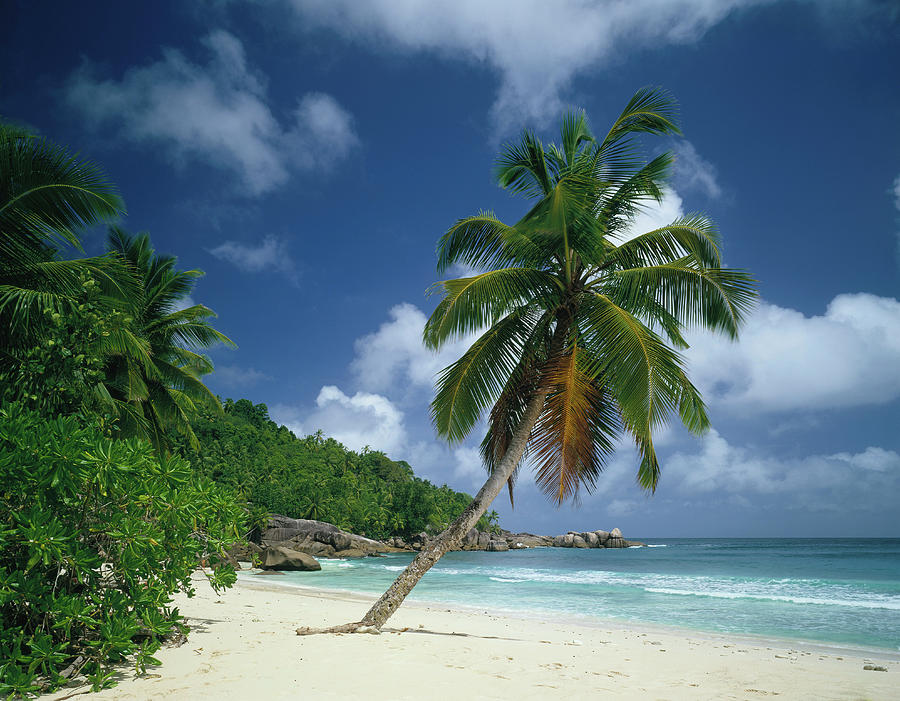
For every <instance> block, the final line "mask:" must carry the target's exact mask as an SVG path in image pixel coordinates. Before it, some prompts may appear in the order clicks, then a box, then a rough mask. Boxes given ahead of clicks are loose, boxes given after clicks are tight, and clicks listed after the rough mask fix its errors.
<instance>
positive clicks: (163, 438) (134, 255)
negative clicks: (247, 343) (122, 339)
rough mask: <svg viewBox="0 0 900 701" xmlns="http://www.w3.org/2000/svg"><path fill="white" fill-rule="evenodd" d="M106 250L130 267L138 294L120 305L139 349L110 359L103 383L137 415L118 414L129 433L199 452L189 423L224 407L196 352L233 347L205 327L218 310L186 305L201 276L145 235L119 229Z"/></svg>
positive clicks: (206, 361)
mask: <svg viewBox="0 0 900 701" xmlns="http://www.w3.org/2000/svg"><path fill="white" fill-rule="evenodd" d="M108 248H109V250H110V252H111V253H112V254H114V255H116V256H118V257H120V258H121V259H122V260H124V261H125V263H126V264H127V265H128V266H129V269H130V270H131V271H132V275H133V276H134V278H135V281H136V283H137V287H138V292H137V293H136V294H127V295H124V296H123V297H122V298H121V299H120V300H119V304H120V306H121V308H122V309H124V310H126V311H127V313H128V314H129V315H130V316H131V318H132V319H133V327H134V336H135V338H136V339H138V340H139V341H140V342H141V344H142V345H141V346H140V347H138V348H135V347H132V348H130V349H128V351H127V352H121V353H111V354H109V355H108V356H107V367H106V376H107V380H106V385H107V387H108V389H109V393H110V396H112V397H113V398H115V399H116V400H118V401H119V402H122V403H125V404H127V405H129V406H130V407H132V408H133V409H134V410H135V411H134V412H133V413H132V414H131V415H129V414H126V413H123V414H122V415H121V416H120V428H121V429H122V430H123V432H125V433H126V434H136V435H140V436H143V437H147V438H149V439H150V441H151V442H152V443H153V445H154V446H155V447H156V448H157V450H165V449H167V448H169V447H170V446H171V436H170V434H171V433H177V434H180V435H182V436H183V437H185V438H186V439H187V440H188V442H189V443H191V444H192V445H194V446H195V447H196V445H197V438H196V436H195V435H194V432H193V430H192V429H191V419H192V418H194V417H195V416H196V415H197V413H198V412H199V411H200V410H203V409H205V410H208V411H212V412H214V413H217V414H221V412H222V406H221V404H220V402H219V400H218V399H217V398H216V396H215V395H214V394H213V393H212V392H210V390H209V389H208V388H207V387H206V385H204V384H203V381H202V380H201V378H202V377H203V375H206V374H208V373H210V372H212V370H213V366H212V362H211V361H210V359H209V358H208V357H206V356H205V355H202V354H200V353H198V352H196V351H197V350H198V349H203V348H208V347H210V346H212V345H215V344H217V343H223V344H225V345H227V346H232V347H234V342H233V341H232V340H231V339H229V338H228V337H227V336H225V334H223V333H221V332H220V331H217V330H216V329H214V328H213V327H212V325H211V324H210V321H209V320H210V319H211V318H214V317H215V316H216V315H215V313H214V312H213V311H212V310H211V309H209V308H207V307H205V306H203V305H202V304H194V305H191V306H187V307H185V306H184V303H185V301H186V300H187V299H188V297H189V295H190V292H191V290H192V289H193V286H194V284H195V282H196V280H197V278H199V277H200V276H202V275H203V273H202V272H201V271H199V270H178V269H177V268H176V267H175V266H176V263H177V260H176V258H175V257H174V256H166V255H160V254H157V253H156V252H155V251H154V249H153V247H152V245H151V243H150V237H149V235H148V234H139V235H137V236H132V235H130V234H128V233H126V232H125V231H123V230H122V229H120V228H118V227H112V228H111V229H110V233H109V241H108Z"/></svg>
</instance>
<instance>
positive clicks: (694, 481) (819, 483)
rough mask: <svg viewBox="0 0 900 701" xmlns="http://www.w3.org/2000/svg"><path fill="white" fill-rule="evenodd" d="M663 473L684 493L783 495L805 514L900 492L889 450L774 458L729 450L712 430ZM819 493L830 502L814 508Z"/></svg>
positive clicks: (898, 471)
mask: <svg viewBox="0 0 900 701" xmlns="http://www.w3.org/2000/svg"><path fill="white" fill-rule="evenodd" d="M665 470H666V481H667V483H669V481H670V480H672V481H673V483H674V484H675V488H676V489H678V490H680V491H682V492H686V493H690V494H695V495H696V494H702V493H708V492H725V493H735V494H743V495H745V496H751V497H752V496H753V495H772V494H783V495H788V496H790V497H791V500H792V502H793V503H794V504H795V505H797V506H800V507H804V508H809V509H819V508H827V509H835V508H838V506H839V505H840V504H841V500H842V499H843V500H849V499H851V498H855V497H860V501H862V497H863V496H864V495H870V496H871V495H876V494H885V495H890V494H896V490H897V488H898V487H900V455H898V454H897V453H896V452H895V451H893V450H885V449H884V448H880V447H876V446H869V447H867V448H866V449H864V450H863V451H861V452H858V453H849V452H841V453H834V454H830V455H811V456H806V457H799V458H787V459H778V458H775V457H771V456H767V455H765V453H764V452H762V451H759V450H758V449H751V448H747V447H742V446H734V445H731V444H730V443H729V442H728V441H727V440H726V439H725V438H724V437H722V436H721V435H719V434H718V433H717V432H716V431H710V433H709V434H708V435H707V436H706V437H705V438H704V439H703V441H702V447H701V450H700V452H699V453H697V454H691V455H688V454H684V453H676V454H675V455H672V456H670V457H669V458H668V459H667V460H666V467H665ZM823 493H827V494H829V495H831V497H832V498H829V499H824V500H821V502H818V503H817V502H816V501H815V499H813V497H814V496H815V495H816V494H823Z"/></svg>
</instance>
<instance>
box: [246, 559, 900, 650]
mask: <svg viewBox="0 0 900 701" xmlns="http://www.w3.org/2000/svg"><path fill="white" fill-rule="evenodd" d="M243 572H244V573H245V574H244V576H239V578H238V581H240V582H245V583H246V584H247V586H249V587H251V588H265V589H270V590H271V591H273V592H278V591H281V590H283V589H299V590H301V591H303V592H305V593H307V594H309V595H311V596H319V597H321V598H334V599H335V600H339V601H346V602H354V603H356V602H359V603H360V605H361V606H362V607H367V606H368V605H371V604H372V603H374V602H375V600H376V599H377V598H378V595H375V594H370V593H368V592H363V591H355V590H352V589H326V588H322V587H315V586H308V585H305V584H292V583H289V582H281V581H278V580H280V577H278V576H277V575H276V576H272V577H256V578H255V579H250V577H254V576H255V575H254V574H252V573H251V572H250V571H249V570H243ZM331 595H333V597H332V596H331ZM403 607H404V608H418V609H424V610H426V611H429V610H434V611H447V610H448V607H449V610H452V611H455V612H459V613H464V614H472V615H479V614H484V613H485V609H484V607H483V606H474V605H467V604H460V603H457V602H449V601H439V600H437V599H407V600H406V601H404V602H403ZM362 613H365V611H362ZM489 613H491V614H494V615H497V616H500V617H502V618H509V619H514V620H521V621H533V622H538V623H553V622H556V623H560V624H567V625H573V626H577V627H580V628H613V629H617V630H620V631H622V632H629V631H630V632H638V633H660V634H664V635H672V636H681V637H686V638H694V639H697V640H709V641H711V642H721V641H725V642H738V643H741V644H744V645H750V646H757V647H760V646H768V647H771V648H772V649H776V648H777V649H790V648H796V647H801V646H802V647H804V648H806V649H807V650H810V651H812V652H815V653H817V654H828V655H842V656H846V657H860V658H863V657H864V658H865V659H873V660H880V661H883V662H900V650H892V649H891V648H886V647H877V646H865V645H848V644H842V643H830V642H827V641H822V640H808V639H805V638H788V637H778V636H768V635H754V634H752V633H740V632H729V631H718V630H707V629H704V628H684V627H681V626H674V625H666V624H665V623H652V622H646V621H638V620H632V619H627V618H612V617H610V618H603V617H600V616H592V615H590V614H572V613H561V612H558V611H550V610H538V609H533V610H525V609H505V608H501V609H492V610H490V611H489Z"/></svg>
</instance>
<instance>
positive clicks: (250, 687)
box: [48, 576, 900, 701]
mask: <svg viewBox="0 0 900 701" xmlns="http://www.w3.org/2000/svg"><path fill="white" fill-rule="evenodd" d="M277 579H278V578H277V577H276V576H269V577H255V576H249V577H242V578H241V579H240V580H239V582H238V584H237V585H236V586H235V587H234V588H233V589H231V590H229V591H227V592H225V593H223V594H222V595H221V596H217V595H216V594H215V593H214V592H212V590H211V589H210V588H209V587H208V586H207V585H206V584H204V583H203V582H199V583H198V585H197V595H196V596H195V597H194V598H192V599H187V598H186V597H179V598H178V600H177V602H176V603H177V605H178V606H179V608H180V610H181V612H182V614H183V615H185V616H187V617H188V618H189V619H190V623H191V625H192V627H193V630H192V632H191V634H190V637H189V639H188V641H187V643H185V644H184V645H182V646H181V647H177V648H165V649H163V650H161V651H160V653H159V654H158V655H157V656H158V657H159V659H160V660H162V662H163V664H162V666H161V667H154V668H152V669H149V670H148V673H147V674H146V675H145V676H144V677H141V678H135V676H134V671H133V670H127V669H126V670H122V671H121V672H120V673H119V674H118V677H117V678H118V679H119V684H118V686H116V687H114V688H112V689H108V690H106V691H103V692H101V693H99V694H93V695H85V696H76V698H85V699H88V698H89V699H97V700H98V701H99V700H100V699H189V700H194V699H197V700H203V699H216V700H217V701H223V700H230V699H233V700H234V701H247V700H251V701H256V700H259V701H263V700H265V701H269V700H270V699H302V698H316V699H367V700H368V699H373V700H374V699H466V700H473V699H514V700H515V701H521V700H523V699H568V700H570V701H576V700H579V699H594V698H611V699H761V698H766V697H772V696H776V695H777V696H780V697H781V698H784V699H900V662H898V659H897V656H892V655H891V653H890V652H885V653H875V652H871V653H866V652H863V651H858V650H857V651H846V650H838V649H834V648H823V647H817V646H815V645H812V644H808V643H803V642H800V641H765V640H762V639H748V638H738V637H736V636H726V635H713V634H710V635H704V634H700V633H696V632H693V631H683V630H674V629H664V628H648V627H647V626H640V627H630V626H629V627H626V624H624V623H622V622H612V621H610V622H608V623H603V622H600V623H599V624H597V623H596V622H595V623H594V624H589V623H588V622H586V621H584V620H562V619H557V620H554V621H537V620H532V619H526V618H516V617H510V616H503V615H494V614H492V613H490V612H484V611H474V610H450V609H447V608H446V606H440V605H438V604H432V605H423V604H421V603H415V602H407V603H406V604H404V605H403V607H401V609H400V610H399V611H398V612H397V614H396V615H395V616H394V617H393V618H392V619H391V620H390V621H389V622H388V626H387V627H386V629H385V631H383V632H382V633H381V634H380V635H361V634H355V635H316V636H311V637H300V636H297V635H296V634H295V629H296V628H297V627H298V626H300V625H308V626H323V625H333V624H337V623H345V622H348V621H351V620H358V619H359V618H360V617H361V616H362V614H363V613H365V611H366V610H367V608H368V605H369V604H370V603H371V599H370V598H368V597H364V596H359V595H354V594H341V593H334V592H325V591H321V590H314V589H301V588H296V587H287V586H284V585H279V584H277V583H276V582H275V580H277ZM865 664H876V665H879V666H883V667H886V668H887V670H888V671H887V672H875V671H866V670H864V669H863V665H865ZM85 690H86V688H85V687H68V688H65V689H62V690H60V691H59V692H57V693H56V694H54V695H52V696H50V697H48V698H52V699H63V698H70V697H71V695H72V694H77V693H79V692H83V691H85Z"/></svg>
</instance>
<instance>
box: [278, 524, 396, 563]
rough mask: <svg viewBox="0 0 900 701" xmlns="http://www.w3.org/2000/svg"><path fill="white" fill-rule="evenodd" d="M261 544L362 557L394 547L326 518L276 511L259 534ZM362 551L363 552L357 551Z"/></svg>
mask: <svg viewBox="0 0 900 701" xmlns="http://www.w3.org/2000/svg"><path fill="white" fill-rule="evenodd" d="M260 545H262V546H264V547H271V546H273V545H280V546H284V547H288V548H290V549H291V550H298V551H300V552H303V553H306V554H308V555H314V556H315V557H345V555H343V553H348V554H347V555H346V557H363V556H365V555H372V554H375V553H386V552H392V551H394V550H395V548H393V547H392V546H390V545H386V544H385V543H382V542H380V541H377V540H372V539H371V538H365V537H363V536H361V535H356V534H355V533H348V532H347V531H342V530H341V529H340V528H338V527H337V526H333V525H332V524H330V523H325V522H324V521H313V520H311V519H305V518H289V517H287V516H281V515H278V514H275V515H273V516H271V517H270V518H269V523H268V524H267V527H266V529H265V530H263V531H262V533H261V534H260ZM357 553H361V554H357Z"/></svg>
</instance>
